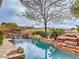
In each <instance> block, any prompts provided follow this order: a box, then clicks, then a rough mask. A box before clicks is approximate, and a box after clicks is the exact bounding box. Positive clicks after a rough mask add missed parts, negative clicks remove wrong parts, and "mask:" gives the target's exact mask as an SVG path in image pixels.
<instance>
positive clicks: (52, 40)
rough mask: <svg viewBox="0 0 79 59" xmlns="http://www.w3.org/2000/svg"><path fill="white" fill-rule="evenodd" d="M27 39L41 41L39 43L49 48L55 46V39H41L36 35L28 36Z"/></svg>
mask: <svg viewBox="0 0 79 59" xmlns="http://www.w3.org/2000/svg"><path fill="white" fill-rule="evenodd" d="M29 38H32V39H34V40H38V41H41V42H43V43H46V44H48V45H51V46H53V45H55V39H53V38H43V37H41V36H38V35H30V36H29Z"/></svg>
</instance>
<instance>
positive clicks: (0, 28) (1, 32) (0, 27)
mask: <svg viewBox="0 0 79 59" xmlns="http://www.w3.org/2000/svg"><path fill="white" fill-rule="evenodd" d="M0 34H3V29H2V26H1V25H0Z"/></svg>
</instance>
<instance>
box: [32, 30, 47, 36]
mask: <svg viewBox="0 0 79 59" xmlns="http://www.w3.org/2000/svg"><path fill="white" fill-rule="evenodd" d="M32 34H33V35H40V36H42V37H46V33H45V32H44V31H35V32H33V33H32Z"/></svg>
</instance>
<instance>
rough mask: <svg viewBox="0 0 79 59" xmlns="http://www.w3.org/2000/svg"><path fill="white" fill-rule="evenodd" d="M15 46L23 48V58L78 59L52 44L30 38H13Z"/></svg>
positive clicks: (78, 58)
mask: <svg viewBox="0 0 79 59" xmlns="http://www.w3.org/2000/svg"><path fill="white" fill-rule="evenodd" d="M13 44H15V46H16V47H22V48H24V54H25V59H79V56H76V55H73V54H70V53H67V52H63V51H60V50H58V49H56V48H55V47H54V46H52V47H51V46H49V45H47V44H45V43H42V42H39V41H36V40H31V39H13Z"/></svg>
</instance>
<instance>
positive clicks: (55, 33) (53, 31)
mask: <svg viewBox="0 0 79 59" xmlns="http://www.w3.org/2000/svg"><path fill="white" fill-rule="evenodd" d="M63 33H64V30H63V29H51V30H50V37H51V38H52V37H53V38H55V39H56V37H57V36H58V35H61V34H63Z"/></svg>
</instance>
